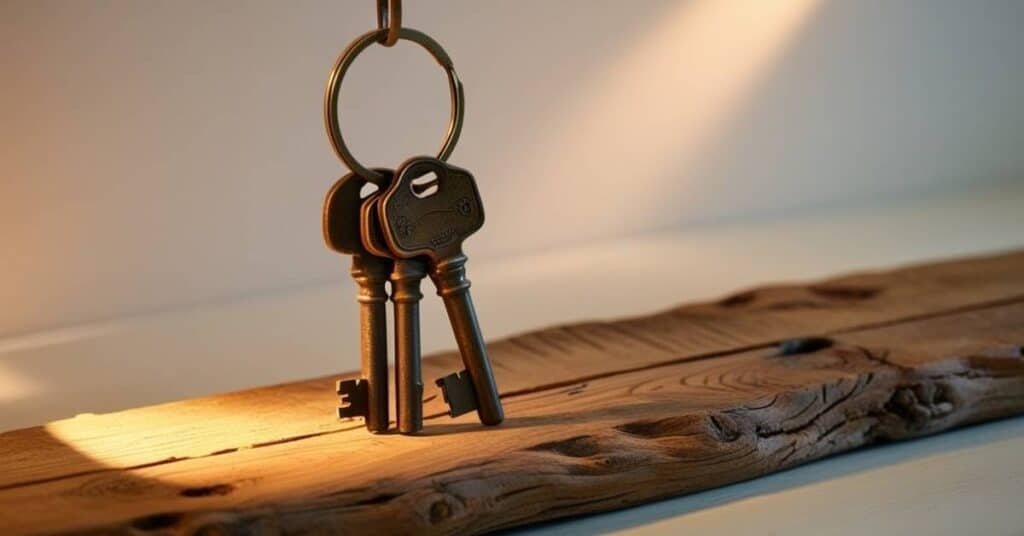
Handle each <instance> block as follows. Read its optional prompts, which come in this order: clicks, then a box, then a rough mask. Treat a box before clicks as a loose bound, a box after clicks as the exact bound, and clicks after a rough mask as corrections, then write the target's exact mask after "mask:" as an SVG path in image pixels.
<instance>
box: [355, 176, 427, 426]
mask: <svg viewBox="0 0 1024 536" xmlns="http://www.w3.org/2000/svg"><path fill="white" fill-rule="evenodd" d="M379 201H380V195H379V193H374V194H371V195H370V196H369V197H367V198H366V200H365V201H363V205H362V208H361V209H360V229H361V232H362V238H363V245H364V247H366V249H367V250H368V251H370V252H371V253H373V254H374V255H378V256H381V257H394V254H393V253H392V252H391V250H390V249H389V248H388V245H387V242H386V241H385V239H384V236H383V231H382V229H381V225H380V215H379V214H380V213H379V210H378V204H379ZM426 276H427V271H426V262H425V261H424V260H423V259H402V258H400V257H395V258H394V264H393V268H392V271H391V301H392V303H393V304H394V311H395V407H396V408H397V411H398V418H397V420H398V431H399V432H401V433H403V434H414V433H416V432H419V431H420V430H422V429H423V374H422V367H421V365H420V358H421V356H420V305H419V304H420V300H421V299H423V294H422V293H421V292H420V281H421V280H422V279H423V278H424V277H426Z"/></svg>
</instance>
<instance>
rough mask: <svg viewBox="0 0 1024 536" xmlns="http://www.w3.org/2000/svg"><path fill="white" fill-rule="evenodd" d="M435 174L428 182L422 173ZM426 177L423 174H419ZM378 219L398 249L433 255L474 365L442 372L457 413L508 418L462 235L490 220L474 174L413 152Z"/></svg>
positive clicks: (431, 266)
mask: <svg viewBox="0 0 1024 536" xmlns="http://www.w3.org/2000/svg"><path fill="white" fill-rule="evenodd" d="M430 173H433V174H434V175H436V179H435V180H434V181H432V182H428V183H424V182H422V179H421V177H424V176H426V175H429V174H430ZM417 179H420V180H417ZM379 203H380V221H381V229H382V230H383V235H384V239H385V240H386V241H387V243H388V246H389V248H388V249H390V250H391V252H392V253H393V254H394V255H395V256H396V257H401V258H415V257H426V258H427V259H428V271H429V273H430V278H431V279H432V280H433V281H434V285H435V286H436V287H437V294H438V295H439V296H441V298H442V299H443V300H444V304H445V308H446V309H447V311H448V318H449V320H450V321H451V325H452V330H453V331H454V332H455V340H456V343H457V344H458V346H459V351H460V352H461V354H462V361H463V363H464V364H465V366H466V372H468V379H469V380H470V381H466V379H467V378H466V373H465V372H464V373H460V374H455V375H451V376H448V377H446V378H442V379H441V380H438V385H439V386H441V388H442V390H443V392H444V396H445V400H446V401H447V402H448V404H449V413H451V414H452V416H456V415H460V414H462V413H465V412H468V411H472V410H473V409H476V410H477V413H478V414H479V416H480V421H481V422H483V423H484V424H490V425H494V424H498V423H500V422H501V421H502V420H503V419H504V414H503V411H502V408H501V400H500V398H499V396H498V389H497V386H496V385H495V382H494V373H493V372H492V371H491V364H490V359H489V358H488V356H487V346H486V345H485V344H484V339H483V335H482V334H481V333H480V325H479V323H478V321H477V318H476V311H475V310H474V308H473V300H472V298H471V297H470V294H469V285H470V283H469V280H468V279H466V267H465V264H466V256H465V254H463V252H462V242H463V241H464V240H465V239H466V238H467V237H469V236H470V235H471V234H473V233H474V232H475V231H477V230H478V229H480V227H482V226H483V223H484V211H483V205H482V203H481V202H480V193H479V192H478V191H477V188H476V182H475V180H474V179H473V176H472V175H470V173H469V172H468V171H466V170H464V169H460V168H457V167H454V166H450V165H448V164H446V163H444V162H442V161H441V160H438V159H436V158H431V157H416V158H412V159H410V160H407V161H406V162H405V163H403V164H402V166H401V167H400V168H399V169H398V170H396V172H395V178H394V180H393V181H392V183H391V186H390V187H389V188H388V189H387V190H386V191H385V192H384V193H383V194H382V197H381V199H380V201H379Z"/></svg>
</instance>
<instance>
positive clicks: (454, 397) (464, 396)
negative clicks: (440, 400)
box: [434, 370, 477, 417]
mask: <svg viewBox="0 0 1024 536" xmlns="http://www.w3.org/2000/svg"><path fill="white" fill-rule="evenodd" d="M434 383H436V384H437V386H438V387H440V388H441V394H442V395H443V396H444V401H445V403H446V404H448V415H449V416H451V417H458V416H459V415H464V414H466V413H469V412H471V411H474V410H476V408H477V403H476V389H474V388H473V381H472V380H471V379H470V377H469V371H466V370H463V371H461V372H454V373H452V374H449V375H447V376H445V377H443V378H439V379H438V380H437V381H435V382H434Z"/></svg>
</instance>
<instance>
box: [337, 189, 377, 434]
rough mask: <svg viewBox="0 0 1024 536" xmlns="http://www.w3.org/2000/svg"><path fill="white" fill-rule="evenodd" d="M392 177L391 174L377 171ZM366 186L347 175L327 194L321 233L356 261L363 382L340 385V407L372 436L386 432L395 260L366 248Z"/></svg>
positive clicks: (339, 415) (338, 387)
mask: <svg viewBox="0 0 1024 536" xmlns="http://www.w3.org/2000/svg"><path fill="white" fill-rule="evenodd" d="M377 171H379V172H381V173H388V174H389V176H390V173H391V172H390V171H389V170H377ZM365 184H366V181H365V180H364V179H362V178H361V177H359V176H358V175H356V174H355V173H349V174H348V175H346V176H344V177H342V178H341V179H339V180H338V182H336V183H335V184H334V186H333V187H331V189H330V191H328V192H327V198H326V199H325V200H324V211H323V233H324V240H325V241H326V242H327V246H328V247H329V248H331V249H333V250H334V251H337V252H339V253H345V254H348V255H351V256H352V271H351V274H352V278H353V279H355V281H356V284H357V285H358V287H359V291H358V294H357V297H356V300H357V301H358V302H359V336H360V358H361V359H360V361H361V369H362V378H361V379H354V380H343V381H338V384H337V392H338V394H339V395H341V402H342V403H343V405H342V406H339V407H338V417H341V418H344V417H365V418H366V428H367V429H368V430H369V431H371V432H385V431H387V429H388V421H389V416H388V347H387V316H386V315H387V313H386V311H385V303H386V302H387V298H388V295H387V292H386V290H385V288H384V284H385V283H386V282H387V279H388V274H390V273H391V268H392V261H391V260H390V259H388V258H386V257H381V256H376V255H373V254H371V253H370V252H368V251H367V250H366V249H365V248H364V247H363V243H362V237H361V236H360V229H359V227H360V225H359V209H360V207H361V205H362V202H363V199H362V196H361V194H360V192H361V190H362V188H363V186H364V185H365Z"/></svg>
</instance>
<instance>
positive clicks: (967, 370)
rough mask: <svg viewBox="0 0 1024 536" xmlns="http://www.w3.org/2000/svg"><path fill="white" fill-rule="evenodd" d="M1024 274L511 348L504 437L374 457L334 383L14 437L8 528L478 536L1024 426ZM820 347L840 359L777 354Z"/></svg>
mask: <svg viewBox="0 0 1024 536" xmlns="http://www.w3.org/2000/svg"><path fill="white" fill-rule="evenodd" d="M1022 274H1024V254H1021V253H1016V254H1008V255H1003V256H998V257H990V258H986V259H975V260H970V261H961V262H955V263H946V264H940V265H932V266H925V267H916V268H910V269H904V270H898V271H894V272H888V273H882V274H865V275H858V276H850V277H846V278H840V279H836V280H832V281H829V282H826V283H822V284H817V285H809V286H803V287H798V286H788V287H774V288H770V289H762V290H758V291H753V292H747V293H741V294H738V295H735V296H733V297H730V298H727V299H725V300H722V301H721V302H718V303H715V304H704V305H698V306H688V307H682V308H679V309H674V310H672V311H667V312H665V313H661V314H658V315H652V316H649V317H645V318H643V319H634V320H625V321H619V322H614V323H590V324H585V325H580V326H568V327H562V328H553V329H549V330H544V331H542V332H538V333H534V334H527V335H524V336H520V337H516V338H513V339H511V340H508V341H502V342H499V343H496V344H494V345H493V346H492V351H493V352H494V358H495V361H496V369H497V372H498V375H499V381H500V382H502V387H503V393H504V396H505V398H506V403H507V405H508V413H509V421H508V423H507V424H506V425H504V426H502V427H500V428H498V429H486V430H485V429H482V428H480V427H478V426H477V425H474V424H473V419H472V418H471V416H466V417H463V418H460V419H458V420H456V421H448V422H444V421H446V420H447V419H441V418H438V417H435V418H432V419H431V420H430V422H429V423H428V430H427V435H426V436H425V437H418V438H407V437H400V436H371V435H369V434H366V433H365V432H364V431H362V430H361V429H360V428H359V427H358V425H356V424H354V423H340V424H339V423H336V422H334V421H333V420H332V419H330V418H329V417H326V416H325V415H324V413H325V411H324V408H325V407H327V408H329V407H331V406H332V405H333V403H334V401H333V397H332V396H330V392H329V388H330V387H329V380H327V379H320V380H313V381H310V382H301V383H296V384H289V385H284V386H277V387H272V388H265V389H259V390H251V391H245V392H242V393H234V394H230V395H223V396H220V397H210V398H206V399H199V400H195V401H186V402H180V403H174V404H165V405H162V406H155V407H151V408H141V409H138V410H131V411H127V412H119V413H114V414H109V415H102V416H91V417H78V418H75V419H69V420H65V421H57V422H55V423H51V424H50V425H47V426H46V427H40V428H32V429H27V430H22V431H16V432H10V433H7V434H3V435H0V454H2V456H0V460H2V461H0V468H2V470H0V475H2V476H0V478H3V479H4V481H3V483H2V484H0V490H2V491H0V526H6V527H11V530H12V531H14V532H32V531H63V530H76V529H82V528H85V527H97V528H98V527H103V528H107V529H112V528H118V527H121V528H123V527H129V526H133V525H134V526H136V527H154V528H158V527H160V526H165V527H175V528H194V527H199V526H203V525H205V524H207V523H222V522H223V523H227V524H228V525H229V526H231V527H236V528H237V527H239V526H247V527H249V528H273V527H278V528H284V527H287V528H289V529H296V530H312V529H315V528H331V529H334V530H341V531H346V530H349V531H357V529H359V528H365V527H366V526H367V525H365V523H368V522H370V521H371V520H375V522H376V523H380V525H377V526H380V527H384V528H387V527H391V528H396V527H398V526H404V527H406V528H409V527H417V528H420V529H423V530H425V531H428V532H438V533H444V532H477V531H481V530H488V529H493V528H498V527H503V526H511V525H515V524H518V523H522V522H526V521H534V520H540V519H549V518H554V517H558V516H563V515H570V514H574V513H580V512H589V511H599V510H604V509H609V508H614V507H620V506H623V505H626V504H635V503H637V502H641V501H644V500H650V499H652V498H656V497H663V496H667V495H672V494H678V493H685V492H689V491H693V490H696V489H704V488H706V487H710V486H716V485H721V484H724V483H728V482H733V481H736V480H739V479H744V478H751V477H753V476H757V475H760V474H765V473H767V472H771V471H775V470H778V469H780V468H784V467H789V466H791V465H794V464H797V463H801V462H803V461H806V460H809V459H815V458H818V457H821V456H825V455H828V454H831V453H833V452H838V451H842V450H846V449H849V448H854V447H857V446H860V445H863V444H869V443H871V442H874V441H878V440H888V439H901V438H904V437H912V436H915V435H921V434H925V433H932V432H935V431H939V430H943V429H947V428H949V427H952V426H957V425H961V424H964V423H968V422H975V421H979V420H985V419H990V418H995V417H999V416H1004V415H1009V414H1013V413H1015V412H1018V411H1020V410H1021V408H1022V406H1024V399H1022V396H1024V395H1022V389H1024V388H1022V375H1024V372H1022V370H1021V360H1020V359H1019V357H1020V344H1021V343H1022V342H1024V327H1022V326H1024V310H1022V306H1021V305H1020V303H1019V302H1021V301H1022V298H1021V296H1022V294H1024V276H1022ZM908 319H916V320H912V321H908ZM823 333H832V334H833V336H834V338H835V339H836V340H837V341H838V343H839V344H838V346H836V347H835V348H831V349H826V350H823V351H820V352H817V353H814V354H811V355H804V356H795V357H792V358H780V357H778V356H777V355H776V353H777V352H776V351H775V349H774V348H773V347H772V345H773V344H774V343H775V342H776V341H777V340H779V339H781V338H787V337H790V336H795V335H802V334H823ZM452 357H453V356H451V355H445V356H440V357H438V358H435V359H432V360H429V361H428V363H429V368H430V375H431V376H436V375H439V374H440V372H441V370H442V369H443V370H450V369H451V368H453V367H454V364H453V362H452V361H453V360H452ZM499 365H500V366H499ZM538 371H543V373H542V374H541V373H538ZM431 376H428V377H431ZM431 396H433V395H431V394H429V393H428V399H429V398H430V397H431ZM437 403H438V402H437V400H436V399H433V400H431V402H430V403H429V404H431V405H432V406H431V407H433V408H434V409H435V412H436V413H439V411H436V408H437ZM456 432H459V433H456ZM126 468H129V469H126ZM55 509H56V510H59V511H61V512H62V514H63V515H61V516H59V518H58V519H53V517H54V516H52V513H53V512H54V511H55Z"/></svg>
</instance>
